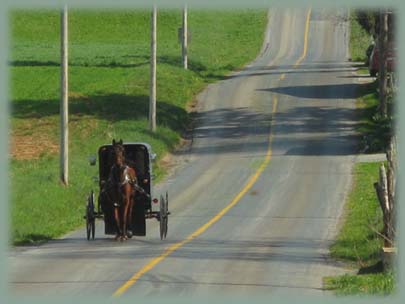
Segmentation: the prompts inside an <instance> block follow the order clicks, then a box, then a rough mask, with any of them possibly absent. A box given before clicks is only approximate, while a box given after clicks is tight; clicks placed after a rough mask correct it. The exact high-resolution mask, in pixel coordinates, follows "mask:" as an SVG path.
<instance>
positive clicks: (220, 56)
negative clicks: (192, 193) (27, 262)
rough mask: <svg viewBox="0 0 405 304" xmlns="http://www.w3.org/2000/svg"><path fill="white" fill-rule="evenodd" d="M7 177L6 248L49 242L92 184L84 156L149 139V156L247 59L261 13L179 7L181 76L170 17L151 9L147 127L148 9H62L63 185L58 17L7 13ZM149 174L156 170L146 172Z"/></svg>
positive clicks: (174, 15) (256, 45) (71, 219)
mask: <svg viewBox="0 0 405 304" xmlns="http://www.w3.org/2000/svg"><path fill="white" fill-rule="evenodd" d="M10 19H11V39H12V44H11V47H12V49H11V58H10V75H11V85H12V88H11V92H12V114H11V140H12V142H11V154H12V157H11V171H10V181H11V189H12V193H11V194H12V200H11V210H12V229H11V231H12V236H11V241H12V242H13V243H14V244H20V243H27V242H35V241H39V240H46V239H50V238H54V237H57V236H59V235H61V234H63V233H65V232H66V231H69V230H71V229H73V228H75V227H77V226H79V225H81V224H82V223H83V219H82V216H83V213H84V205H85V200H86V196H87V193H88V192H89V191H90V189H91V188H94V187H95V186H96V185H95V184H94V182H93V181H92V179H91V178H92V176H95V175H97V169H96V168H95V167H89V166H88V164H87V156H88V155H90V154H94V153H95V152H96V149H97V147H98V146H100V145H102V144H104V143H108V142H111V139H112V138H122V139H123V140H124V141H145V142H149V143H150V144H151V145H152V147H153V149H154V152H156V153H157V154H158V157H159V159H161V157H162V156H163V155H164V153H165V152H167V151H169V150H171V149H173V148H174V147H175V145H176V144H177V143H178V142H179V139H180V137H181V134H182V132H183V131H184V129H185V127H186V126H187V124H188V122H189V114H188V113H187V111H186V104H187V103H188V102H190V101H192V100H193V98H194V96H195V95H196V93H198V92H199V91H200V90H202V89H203V88H204V86H205V85H206V84H207V83H209V82H212V81H216V80H218V79H221V78H222V77H223V76H224V75H226V74H227V73H228V72H229V71H231V70H234V69H236V68H239V67H241V66H243V65H244V64H246V63H247V62H249V61H250V60H252V59H254V58H255V56H256V55H257V53H258V51H259V49H260V47H261V43H262V38H263V33H264V29H265V24H266V12H265V11H256V10H244V11H226V12H224V11H221V12H220V11H199V12H195V11H192V10H190V11H189V30H190V31H191V35H192V36H191V43H190V45H189V67H190V68H189V70H188V71H184V70H183V69H182V67H181V57H180V54H181V48H180V44H179V42H178V38H177V29H178V28H179V27H180V26H181V12H180V11H159V12H158V59H157V60H158V68H157V83H158V84H157V122H158V132H157V133H156V134H151V133H150V132H149V131H148V125H147V117H148V101H149V97H148V96H149V45H150V39H149V37H150V12H149V11H139V10H137V11H128V10H127V11H90V10H89V11H85V10H81V11H76V10H73V11H70V12H69V48H70V49H69V65H70V69H69V91H70V93H69V96H70V99H69V103H70V104H69V107H70V123H69V127H70V134H69V136H70V146H69V149H70V151H69V153H70V164H69V170H70V178H69V182H70V183H69V186H68V187H66V188H65V187H63V186H61V185H60V184H59V182H58V176H59V162H58V144H59V114H58V113H59V77H60V68H59V62H60V58H59V47H60V46H59V43H60V42H59V28H60V25H59V12H58V11H43V10H41V11H14V12H12V13H11V18H10ZM155 169H156V170H155V173H156V174H157V175H158V178H159V177H161V176H162V174H163V170H162V168H161V167H159V166H156V168H155Z"/></svg>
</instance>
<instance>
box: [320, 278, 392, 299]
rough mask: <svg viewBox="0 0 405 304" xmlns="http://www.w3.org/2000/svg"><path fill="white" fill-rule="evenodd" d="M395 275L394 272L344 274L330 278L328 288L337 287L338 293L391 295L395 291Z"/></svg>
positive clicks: (342, 294)
mask: <svg viewBox="0 0 405 304" xmlns="http://www.w3.org/2000/svg"><path fill="white" fill-rule="evenodd" d="M394 283H395V275H394V274H393V273H392V272H388V273H376V274H364V275H356V276H353V275H344V276H341V277H335V278H329V279H328V280H327V283H326V284H327V288H328V289H335V290H336V294H337V295H341V296H344V295H359V294H368V295H371V294H372V295H391V294H392V293H393V292H394Z"/></svg>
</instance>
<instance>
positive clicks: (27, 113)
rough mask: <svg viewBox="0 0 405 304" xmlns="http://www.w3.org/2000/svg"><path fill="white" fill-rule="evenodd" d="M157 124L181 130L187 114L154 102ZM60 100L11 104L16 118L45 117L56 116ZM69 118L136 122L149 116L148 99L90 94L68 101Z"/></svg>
mask: <svg viewBox="0 0 405 304" xmlns="http://www.w3.org/2000/svg"><path fill="white" fill-rule="evenodd" d="M156 106H157V111H156V112H157V114H156V115H157V122H158V123H159V124H160V125H164V126H167V127H169V128H170V129H172V130H176V131H180V130H183V129H184V127H185V126H184V122H185V121H187V119H188V113H187V112H186V111H185V110H184V109H182V108H181V107H178V106H175V105H173V104H170V103H169V102H167V101H162V100H158V101H156ZM59 108H60V104H59V100H58V99H48V100H19V101H16V102H13V104H12V111H11V112H12V116H13V117H16V118H44V117H49V116H54V115H59ZM69 115H72V116H78V117H80V116H92V117H95V118H98V119H103V120H108V121H120V120H139V119H147V118H148V116H149V96H146V95H125V94H108V95H91V96H85V97H71V98H69Z"/></svg>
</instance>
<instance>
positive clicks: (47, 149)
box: [9, 119, 59, 160]
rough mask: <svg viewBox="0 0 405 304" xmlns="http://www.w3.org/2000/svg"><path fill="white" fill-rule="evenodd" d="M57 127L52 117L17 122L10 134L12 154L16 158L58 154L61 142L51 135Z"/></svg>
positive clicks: (26, 158) (23, 158)
mask: <svg viewBox="0 0 405 304" xmlns="http://www.w3.org/2000/svg"><path fill="white" fill-rule="evenodd" d="M55 128H57V126H56V121H53V120H51V119H30V120H22V121H19V122H17V125H16V126H14V127H13V130H12V132H11V134H10V145H9V147H10V150H9V151H10V152H9V153H10V156H11V157H12V158H13V159H16V160H30V159H38V158H40V157H41V156H42V155H45V154H48V155H49V154H57V153H58V152H59V142H58V140H57V138H55V137H54V136H52V135H51V133H52V130H54V129H55Z"/></svg>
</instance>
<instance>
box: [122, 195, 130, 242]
mask: <svg viewBox="0 0 405 304" xmlns="http://www.w3.org/2000/svg"><path fill="white" fill-rule="evenodd" d="M125 190H128V189H127V188H126V189H125ZM129 200H130V194H129V191H126V194H125V199H124V202H125V203H124V227H123V228H124V233H123V235H124V239H127V228H128V211H129Z"/></svg>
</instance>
